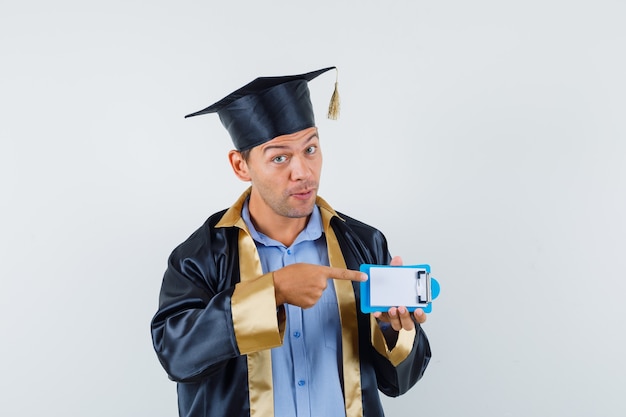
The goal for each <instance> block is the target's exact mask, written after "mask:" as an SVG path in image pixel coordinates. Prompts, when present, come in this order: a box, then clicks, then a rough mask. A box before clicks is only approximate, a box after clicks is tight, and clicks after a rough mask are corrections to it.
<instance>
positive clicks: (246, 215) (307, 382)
mask: <svg viewBox="0 0 626 417" xmlns="http://www.w3.org/2000/svg"><path fill="white" fill-rule="evenodd" d="M241 214H242V218H243V220H244V221H245V223H246V225H247V226H248V229H249V230H250V234H251V235H252V238H253V239H254V241H255V243H256V246H257V250H258V252H259V257H260V258H261V265H262V267H263V273H268V272H271V271H276V270H277V269H280V268H282V267H284V266H286V265H291V264H294V263H301V262H304V263H310V264H317V265H329V262H328V251H327V248H326V239H325V237H324V235H323V233H322V216H321V214H320V212H319V208H318V207H317V206H315V209H314V210H313V213H312V214H311V218H310V219H309V222H308V224H307V226H306V227H305V229H304V230H303V231H302V232H300V234H299V235H298V237H297V238H296V240H295V241H294V242H293V244H292V245H291V246H290V247H286V246H285V245H283V244H282V243H280V242H277V241H275V240H273V239H270V238H269V237H267V236H265V235H264V234H262V233H260V232H258V231H257V230H256V229H255V228H254V225H253V224H252V221H250V212H249V210H248V202H247V201H246V203H245V204H244V206H243V210H242V213H241ZM292 279H295V280H297V279H298V277H296V276H294V277H292ZM285 309H286V313H287V323H286V327H285V340H284V343H283V345H282V346H280V347H277V348H274V349H272V378H273V385H274V415H275V416H276V417H295V416H297V417H319V416H324V417H336V416H337V417H339V416H342V417H345V415H346V412H345V406H344V399H343V391H342V388H341V386H342V374H343V373H342V359H341V358H342V355H341V323H340V320H339V310H338V307H337V297H336V295H335V287H334V285H333V282H332V279H329V280H328V286H327V288H326V290H325V291H324V292H323V294H322V297H321V298H320V300H319V301H318V302H317V303H316V304H315V305H314V306H313V307H311V308H308V309H302V308H300V307H296V306H292V305H290V304H285Z"/></svg>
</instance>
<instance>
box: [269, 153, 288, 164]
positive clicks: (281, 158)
mask: <svg viewBox="0 0 626 417" xmlns="http://www.w3.org/2000/svg"><path fill="white" fill-rule="evenodd" d="M286 160H287V157H286V156H285V155H279V156H275V157H274V158H272V162H274V163H277V164H282V163H283V162H285V161H286Z"/></svg>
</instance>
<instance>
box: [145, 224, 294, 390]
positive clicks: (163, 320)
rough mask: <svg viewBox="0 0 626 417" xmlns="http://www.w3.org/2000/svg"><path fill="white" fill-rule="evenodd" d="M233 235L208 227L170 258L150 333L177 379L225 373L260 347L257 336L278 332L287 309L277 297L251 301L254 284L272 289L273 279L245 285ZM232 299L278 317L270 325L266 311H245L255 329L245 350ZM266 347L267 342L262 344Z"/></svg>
mask: <svg viewBox="0 0 626 417" xmlns="http://www.w3.org/2000/svg"><path fill="white" fill-rule="evenodd" d="M229 235H230V233H226V232H225V233H221V234H219V236H212V235H211V230H210V229H209V228H207V227H206V226H205V228H204V229H200V230H198V231H197V232H196V233H194V235H192V236H191V237H190V238H189V239H188V240H187V241H186V242H185V243H183V244H182V245H180V246H179V247H178V248H176V249H175V250H174V251H173V252H172V254H171V255H170V257H169V260H168V265H167V270H166V271H165V275H164V277H163V283H162V286H161V293H160V297H159V309H158V311H157V313H156V314H155V316H154V318H153V319H152V323H151V331H152V341H153V345H154V349H155V351H156V353H157V356H158V358H159V361H160V362H161V364H162V366H163V368H164V369H165V371H166V372H167V373H168V375H169V376H170V378H171V379H173V380H175V381H178V382H192V381H197V380H199V379H202V378H204V377H206V376H209V375H211V374H213V373H214V372H217V371H220V370H222V369H223V368H224V367H225V366H226V365H227V363H228V361H229V360H230V359H232V358H235V357H237V356H240V355H241V354H242V353H249V352H251V351H254V350H255V349H256V346H255V345H254V343H251V342H250V339H252V340H254V339H255V335H258V334H261V335H263V334H267V333H268V332H269V333H272V334H273V333H279V321H280V320H279V318H280V317H281V313H282V312H281V311H280V310H276V305H275V301H273V303H272V299H266V301H265V302H264V303H265V306H261V305H259V300H258V299H255V300H254V301H253V300H252V295H253V294H254V291H250V286H253V287H255V288H256V289H258V288H259V284H261V286H265V287H268V286H270V287H271V286H272V285H273V281H272V280H271V278H272V277H271V276H269V277H268V276H263V277H259V279H258V280H255V281H253V282H251V283H240V282H239V267H238V256H237V250H236V248H237V246H236V245H237V244H236V239H234V241H232V242H229V239H230V236H229ZM217 237H219V238H217ZM231 240H232V239H231ZM233 243H234V246H232V244H233ZM267 292H268V293H269V291H267ZM271 293H272V294H273V290H272V291H271ZM233 299H235V300H237V301H236V302H235V303H236V304H237V305H238V306H239V311H244V312H245V311H251V309H250V306H251V305H252V304H253V303H255V305H256V306H257V308H259V309H263V310H264V311H268V309H271V310H270V311H271V313H270V314H272V315H273V317H275V320H270V321H269V323H268V320H267V314H266V315H250V314H247V315H246V317H245V323H243V324H245V325H246V326H247V327H248V331H249V328H250V327H252V328H253V329H254V332H255V333H253V334H251V335H250V334H249V338H248V339H247V344H246V346H245V352H242V350H244V349H241V346H239V344H238V338H237V330H236V327H237V326H236V323H235V324H234V320H233V308H232V307H233ZM242 306H243V307H242ZM246 306H248V307H246ZM257 317H260V318H259V319H258V320H256V318H257ZM240 321H243V319H241V320H240ZM240 326H241V325H240ZM259 339H260V340H267V338H263V337H261V338H259ZM278 343H280V340H279V342H278ZM265 344H266V345H267V342H266V343H265ZM262 348H267V346H259V347H258V349H262Z"/></svg>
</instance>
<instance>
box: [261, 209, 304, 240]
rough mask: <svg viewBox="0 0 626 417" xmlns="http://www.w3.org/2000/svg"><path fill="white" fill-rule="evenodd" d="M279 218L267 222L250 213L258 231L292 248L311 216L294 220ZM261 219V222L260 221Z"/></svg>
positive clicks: (265, 219) (263, 218)
mask: <svg viewBox="0 0 626 417" xmlns="http://www.w3.org/2000/svg"><path fill="white" fill-rule="evenodd" d="M279 217H280V218H278V219H274V220H272V221H267V218H265V217H263V216H260V217H259V216H255V215H254V214H253V213H252V211H251V212H250V218H251V220H252V223H253V224H254V227H255V229H256V230H257V231H259V232H261V233H263V234H264V235H265V236H267V237H269V238H271V239H274V240H275V241H277V242H280V243H282V244H283V245H285V246H291V245H292V244H293V242H294V241H295V240H296V238H297V237H298V235H299V234H300V232H302V231H303V230H304V228H305V227H306V225H307V222H308V221H309V218H310V217H311V216H307V217H300V218H294V219H292V218H288V217H281V216H279ZM259 219H260V220H261V221H259Z"/></svg>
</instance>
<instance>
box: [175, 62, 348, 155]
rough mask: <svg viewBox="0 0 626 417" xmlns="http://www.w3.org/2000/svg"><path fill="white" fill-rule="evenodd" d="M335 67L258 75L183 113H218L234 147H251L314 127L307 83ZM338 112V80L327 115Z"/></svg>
mask: <svg viewBox="0 0 626 417" xmlns="http://www.w3.org/2000/svg"><path fill="white" fill-rule="evenodd" d="M331 69H336V68H335V67H328V68H323V69H320V70H317V71H312V72H307V73H305V74H298V75H287V76H282V77H259V78H257V79H255V80H253V81H251V82H250V83H248V84H246V85H245V86H243V87H241V88H240V89H238V90H236V91H233V92H232V93H230V94H229V95H227V96H226V97H224V98H223V99H221V100H219V101H218V102H216V103H214V104H211V105H210V106H209V107H207V108H205V109H203V110H200V111H197V112H195V113H191V114H188V115H186V116H185V117H186V118H187V117H193V116H199V115H201V114H207V113H217V114H218V115H219V117H220V120H221V121H222V124H223V125H224V127H225V128H226V130H228V133H229V134H230V137H231V138H232V140H233V143H234V144H235V147H236V148H237V150H240V151H243V150H246V149H251V148H253V147H255V146H257V145H260V144H262V143H265V142H267V141H270V140H272V139H273V138H275V137H277V136H281V135H288V134H291V133H295V132H298V131H300V130H303V129H307V128H309V127H313V126H315V117H314V114H313V106H312V104H311V99H310V96H309V87H308V82H309V81H311V80H312V79H314V78H315V77H317V76H318V75H321V74H323V73H325V72H326V71H329V70H331ZM338 113H339V95H338V94H337V82H335V91H334V92H333V96H332V98H331V104H330V106H329V109H328V117H329V118H331V119H336V118H337V116H338Z"/></svg>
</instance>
